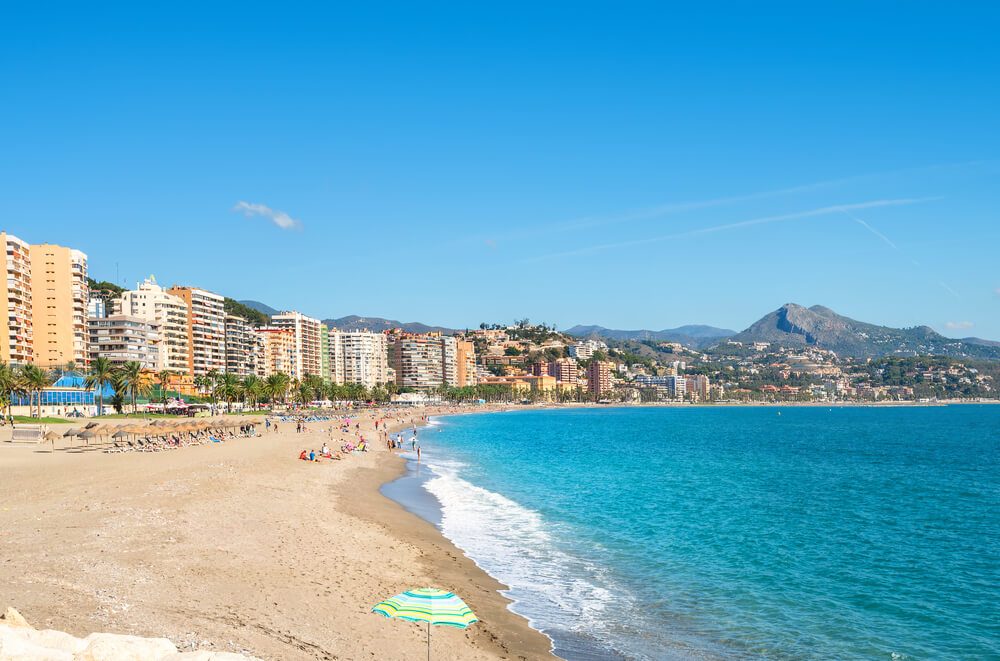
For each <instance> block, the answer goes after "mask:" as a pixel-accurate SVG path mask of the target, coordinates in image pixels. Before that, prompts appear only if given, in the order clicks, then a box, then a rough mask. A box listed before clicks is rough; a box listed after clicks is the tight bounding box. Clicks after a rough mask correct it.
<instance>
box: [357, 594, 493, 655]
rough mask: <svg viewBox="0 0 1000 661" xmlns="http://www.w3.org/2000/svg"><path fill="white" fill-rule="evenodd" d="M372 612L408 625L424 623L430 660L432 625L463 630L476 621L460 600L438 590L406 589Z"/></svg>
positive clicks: (474, 616)
mask: <svg viewBox="0 0 1000 661" xmlns="http://www.w3.org/2000/svg"><path fill="white" fill-rule="evenodd" d="M372 612H373V613H378V614H379V615H384V616H385V617H395V618H398V619H400V620H407V621H409V622H426V623H427V659H428V660H429V659H430V658H431V625H432V624H434V625H440V626H445V627H455V628H456V629H466V628H468V626H469V625H470V624H475V623H476V622H478V621H479V619H478V618H477V617H476V615H475V613H473V612H472V609H471V608H469V607H468V605H467V604H466V603H465V602H464V601H462V599H461V598H460V597H457V596H456V595H455V594H454V593H452V592H447V591H445V590H438V589H437V588H418V589H416V590H407V591H406V592H403V593H400V594H397V595H396V596H395V597H390V598H389V599H386V600H385V601H383V602H382V603H380V604H376V605H375V607H374V608H372Z"/></svg>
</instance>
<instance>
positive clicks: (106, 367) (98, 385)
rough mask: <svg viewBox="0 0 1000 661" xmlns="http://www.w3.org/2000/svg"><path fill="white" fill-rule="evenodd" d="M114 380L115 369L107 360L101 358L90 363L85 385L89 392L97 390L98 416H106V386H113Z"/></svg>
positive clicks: (84, 380) (84, 381)
mask: <svg viewBox="0 0 1000 661" xmlns="http://www.w3.org/2000/svg"><path fill="white" fill-rule="evenodd" d="M113 378H114V367H113V366H112V365H111V361H109V360H108V359H107V358H105V357H103V356H101V357H99V358H95V359H94V360H93V362H91V363H90V371H89V372H87V376H85V377H84V379H83V385H84V386H85V387H86V388H87V389H88V390H94V389H96V390H97V415H104V386H106V385H111V383H112V380H113Z"/></svg>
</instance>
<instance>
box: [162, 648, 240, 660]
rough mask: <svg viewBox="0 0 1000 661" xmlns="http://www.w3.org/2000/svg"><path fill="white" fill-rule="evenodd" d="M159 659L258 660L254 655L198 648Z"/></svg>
mask: <svg viewBox="0 0 1000 661" xmlns="http://www.w3.org/2000/svg"><path fill="white" fill-rule="evenodd" d="M160 661H260V660H259V659H257V658H256V657H252V656H243V655H242V654H233V653H232V652H210V651H208V650H199V651H197V652H181V653H178V654H170V655H167V656H165V657H163V658H162V659H160Z"/></svg>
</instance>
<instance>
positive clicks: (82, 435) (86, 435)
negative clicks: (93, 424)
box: [77, 429, 97, 445]
mask: <svg viewBox="0 0 1000 661" xmlns="http://www.w3.org/2000/svg"><path fill="white" fill-rule="evenodd" d="M77 436H79V437H80V438H82V439H83V440H85V441H87V445H90V439H92V438H94V437H95V436H97V434H95V433H94V432H92V431H90V430H89V429H84V430H83V431H82V432H80V433H79V434H77Z"/></svg>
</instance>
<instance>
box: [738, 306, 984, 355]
mask: <svg viewBox="0 0 1000 661" xmlns="http://www.w3.org/2000/svg"><path fill="white" fill-rule="evenodd" d="M729 339H730V340H733V341H737V342H771V343H773V344H777V345H780V346H785V347H796V346H803V347H804V346H815V347H819V348H822V349H829V350H830V351H833V352H835V353H837V354H840V355H843V356H854V357H856V358H869V357H878V356H893V355H896V356H913V355H940V356H951V357H954V358H982V359H987V360H1000V346H994V345H993V343H989V341H984V340H980V341H979V342H980V343H977V342H970V341H967V340H955V339H951V338H948V337H945V336H943V335H941V334H939V333H936V332H935V331H934V330H933V329H931V328H929V327H927V326H916V327H914V328H889V327H887V326H877V325H875V324H868V323H865V322H862V321H856V320H854V319H850V318H848V317H845V316H843V315H839V314H837V313H836V312H834V311H833V310H831V309H830V308H826V307H823V306H822V305H814V306H812V307H811V308H806V307H803V306H801V305H796V304H795V303H787V304H785V305H782V306H781V307H780V308H778V309H777V310H775V311H774V312H771V313H770V314H768V315H765V316H764V317H763V318H761V319H760V320H759V321H757V322H756V323H754V324H753V325H752V326H750V328H748V329H746V330H745V331H743V332H741V333H737V334H736V335H734V336H733V337H731V338H729Z"/></svg>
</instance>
